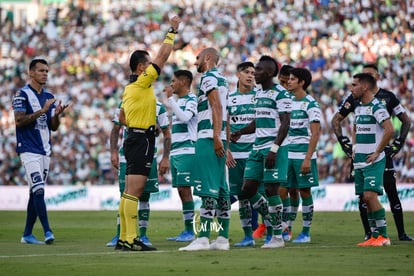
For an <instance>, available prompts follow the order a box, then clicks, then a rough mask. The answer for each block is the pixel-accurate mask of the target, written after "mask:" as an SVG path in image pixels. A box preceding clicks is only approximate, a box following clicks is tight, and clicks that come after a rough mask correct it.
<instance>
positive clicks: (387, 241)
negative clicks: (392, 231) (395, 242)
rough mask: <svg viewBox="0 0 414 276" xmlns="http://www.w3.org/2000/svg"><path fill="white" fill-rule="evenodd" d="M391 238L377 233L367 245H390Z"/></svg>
mask: <svg viewBox="0 0 414 276" xmlns="http://www.w3.org/2000/svg"><path fill="white" fill-rule="evenodd" d="M390 245H391V240H390V239H389V238H385V237H383V236H381V235H379V236H378V237H377V238H376V239H374V240H373V241H372V242H371V243H370V245H369V246H390Z"/></svg>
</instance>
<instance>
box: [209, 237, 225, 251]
mask: <svg viewBox="0 0 414 276" xmlns="http://www.w3.org/2000/svg"><path fill="white" fill-rule="evenodd" d="M229 249H230V243H229V239H227V238H225V237H222V236H218V237H217V239H216V240H215V241H214V242H212V243H211V244H210V250H229Z"/></svg>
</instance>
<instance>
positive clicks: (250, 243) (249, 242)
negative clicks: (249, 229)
mask: <svg viewBox="0 0 414 276" xmlns="http://www.w3.org/2000/svg"><path fill="white" fill-rule="evenodd" d="M254 245H255V242H254V239H253V238H252V237H247V236H246V237H244V239H243V240H242V241H241V242H238V243H236V244H234V246H236V247H248V246H254Z"/></svg>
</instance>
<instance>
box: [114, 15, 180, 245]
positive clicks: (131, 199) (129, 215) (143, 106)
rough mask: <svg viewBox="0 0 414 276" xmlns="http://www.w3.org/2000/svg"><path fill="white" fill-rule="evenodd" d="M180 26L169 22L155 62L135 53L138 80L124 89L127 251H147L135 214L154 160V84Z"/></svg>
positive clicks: (122, 220) (123, 226)
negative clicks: (138, 229)
mask: <svg viewBox="0 0 414 276" xmlns="http://www.w3.org/2000/svg"><path fill="white" fill-rule="evenodd" d="M179 24H180V18H179V17H178V16H174V17H173V18H171V19H170V25H171V27H170V29H169V30H168V33H167V35H166V37H165V39H164V41H163V43H162V45H161V47H160V49H159V50H158V54H157V56H156V57H155V59H154V61H151V58H150V56H149V54H148V52H146V51H142V50H137V51H135V52H134V53H133V54H132V55H131V58H130V69H131V71H132V72H133V73H134V74H136V75H137V76H138V78H137V80H136V81H134V82H132V83H130V84H129V85H127V86H126V87H125V91H124V93H123V97H122V106H121V110H120V122H121V123H122V124H124V125H126V126H127V127H128V136H127V138H126V139H125V140H124V144H123V146H124V152H125V158H126V161H127V171H126V185H125V190H124V193H123V195H122V198H121V201H120V203H119V215H120V225H121V232H120V237H119V239H120V241H121V242H123V249H124V250H129V251H139V250H146V249H148V248H147V246H146V245H145V244H144V243H143V242H142V241H140V240H139V237H138V236H137V213H136V212H137V209H138V198H140V197H141V195H142V193H143V192H144V188H145V184H146V182H147V179H148V176H149V174H150V171H151V166H152V162H153V159H154V149H155V127H156V98H155V93H154V88H153V85H152V83H153V82H154V81H155V80H156V79H157V78H158V76H159V74H160V72H161V69H162V68H163V66H164V64H165V63H166V62H167V59H168V57H169V55H170V53H171V51H172V49H173V44H174V38H175V34H176V33H177V30H178V26H179ZM151 249H152V250H153V248H151Z"/></svg>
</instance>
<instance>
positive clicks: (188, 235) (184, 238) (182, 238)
mask: <svg viewBox="0 0 414 276" xmlns="http://www.w3.org/2000/svg"><path fill="white" fill-rule="evenodd" d="M194 239H195V235H194V233H192V232H189V231H183V232H181V234H180V235H178V236H177V237H175V241H176V242H190V241H193V240H194Z"/></svg>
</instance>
